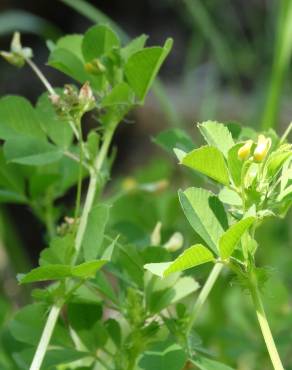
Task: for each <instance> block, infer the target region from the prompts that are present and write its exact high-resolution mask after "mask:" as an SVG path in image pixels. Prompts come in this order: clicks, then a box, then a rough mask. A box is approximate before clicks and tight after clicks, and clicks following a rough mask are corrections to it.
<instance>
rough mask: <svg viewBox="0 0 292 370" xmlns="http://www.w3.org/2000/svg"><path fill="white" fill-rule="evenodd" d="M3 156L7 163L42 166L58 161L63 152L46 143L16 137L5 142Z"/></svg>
mask: <svg viewBox="0 0 292 370" xmlns="http://www.w3.org/2000/svg"><path fill="white" fill-rule="evenodd" d="M4 154H5V157H6V159H7V161H8V162H14V163H20V164H25V165H30V166H42V165H44V164H48V163H53V162H56V161H58V160H59V159H60V158H61V157H62V155H63V152H62V150H61V149H59V148H58V147H57V146H55V145H53V144H50V143H49V142H47V141H42V140H38V139H34V138H29V137H22V138H21V137H16V138H15V139H9V140H8V141H6V143H5V144H4Z"/></svg>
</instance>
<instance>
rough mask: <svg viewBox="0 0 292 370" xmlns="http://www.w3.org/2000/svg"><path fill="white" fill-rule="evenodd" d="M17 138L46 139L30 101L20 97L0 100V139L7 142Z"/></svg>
mask: <svg viewBox="0 0 292 370" xmlns="http://www.w3.org/2000/svg"><path fill="white" fill-rule="evenodd" d="M17 136H21V137H23V136H27V137H30V138H36V139H45V134H44V132H43V131H42V129H41V125H40V122H39V119H38V117H37V115H36V112H35V110H34V108H33V107H32V105H31V104H30V103H29V101H28V100H26V99H24V98H22V97H20V96H6V97H4V98H2V99H0V138H1V139H4V140H7V139H15V138H16V137H17Z"/></svg>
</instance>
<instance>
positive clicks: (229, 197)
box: [218, 187, 242, 206]
mask: <svg viewBox="0 0 292 370" xmlns="http://www.w3.org/2000/svg"><path fill="white" fill-rule="evenodd" d="M218 197H219V199H220V200H221V202H222V203H225V204H230V205H232V206H241V205H242V199H241V197H240V196H239V195H238V193H237V192H236V191H234V190H231V189H229V188H225V187H224V188H223V189H222V190H220V192H219V195H218Z"/></svg>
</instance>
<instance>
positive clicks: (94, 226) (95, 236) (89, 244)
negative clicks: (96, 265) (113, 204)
mask: <svg viewBox="0 0 292 370" xmlns="http://www.w3.org/2000/svg"><path fill="white" fill-rule="evenodd" d="M109 210H110V206H109V205H107V204H100V205H98V206H96V207H94V208H92V210H91V211H90V213H89V216H88V221H87V226H86V230H85V234H84V238H83V243H82V248H83V254H84V259H85V261H89V260H92V259H94V258H96V256H100V254H101V252H102V249H101V248H102V241H103V237H104V230H105V227H106V224H107V221H108V218H109Z"/></svg>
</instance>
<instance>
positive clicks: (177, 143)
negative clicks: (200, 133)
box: [153, 128, 194, 153]
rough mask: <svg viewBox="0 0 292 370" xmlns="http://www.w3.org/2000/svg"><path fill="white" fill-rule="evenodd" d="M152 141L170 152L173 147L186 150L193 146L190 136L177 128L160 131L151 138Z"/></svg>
mask: <svg viewBox="0 0 292 370" xmlns="http://www.w3.org/2000/svg"><path fill="white" fill-rule="evenodd" d="M153 141H154V143H155V144H157V145H159V146H161V147H162V148H163V149H165V150H166V151H168V152H170V153H172V151H173V148H177V149H182V150H184V151H186V152H189V151H190V150H192V149H193V148H194V144H193V142H192V139H191V138H190V136H189V135H188V134H186V133H185V132H184V131H183V130H181V129H179V128H171V129H168V130H165V131H162V132H160V133H159V134H158V135H157V136H155V138H153Z"/></svg>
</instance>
